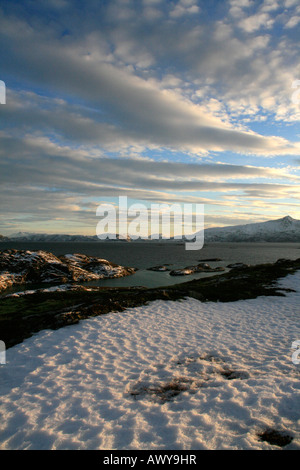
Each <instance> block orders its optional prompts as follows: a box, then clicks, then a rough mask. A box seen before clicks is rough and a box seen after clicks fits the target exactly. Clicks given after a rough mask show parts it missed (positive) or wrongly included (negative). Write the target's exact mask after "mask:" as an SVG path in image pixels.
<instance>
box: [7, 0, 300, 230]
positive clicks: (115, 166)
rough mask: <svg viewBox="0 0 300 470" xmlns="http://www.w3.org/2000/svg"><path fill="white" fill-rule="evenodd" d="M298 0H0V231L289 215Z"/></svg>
mask: <svg viewBox="0 0 300 470" xmlns="http://www.w3.org/2000/svg"><path fill="white" fill-rule="evenodd" d="M299 28H300V3H299V1H298V0H225V1H223V0H222V1H220V0H210V1H204V0H174V1H162V0H139V1H136V0H103V1H96V0H87V1H81V0H73V1H70V0H47V1H46V0H45V1H42V0H24V1H15V0H9V1H2V0H0V80H2V81H4V83H5V85H6V103H5V104H0V140H1V142H0V166H1V169H0V179H1V185H0V201H1V202H0V207H1V211H0V233H1V234H3V235H9V234H11V233H15V232H19V231H29V232H46V233H69V234H84V235H95V233H96V225H97V223H98V221H99V220H98V219H97V217H96V210H97V207H98V206H99V205H101V204H105V203H112V204H114V205H117V202H118V197H119V196H127V197H128V201H130V202H132V203H133V202H139V201H143V202H145V204H148V205H150V204H152V203H159V204H162V203H167V204H173V203H189V204H196V203H198V204H204V212H205V227H206V228H208V227H213V226H227V225H237V224H244V223H252V222H262V221H266V220H272V219H277V218H281V217H284V216H286V215H290V216H292V217H294V218H296V219H297V218H298V219H300V199H299V197H300V132H299V120H300V62H299V57H300V53H299V48H300V41H299V39H300V33H299Z"/></svg>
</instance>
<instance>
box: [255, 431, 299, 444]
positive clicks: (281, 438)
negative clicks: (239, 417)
mask: <svg viewBox="0 0 300 470" xmlns="http://www.w3.org/2000/svg"><path fill="white" fill-rule="evenodd" d="M257 436H258V437H259V439H260V441H263V442H268V443H269V444H271V445H273V446H278V447H285V446H287V445H288V444H290V443H291V442H292V440H293V437H292V436H290V435H289V434H287V433H285V432H283V431H277V430H276V429H271V428H268V429H265V430H264V431H263V432H261V433H258V434H257Z"/></svg>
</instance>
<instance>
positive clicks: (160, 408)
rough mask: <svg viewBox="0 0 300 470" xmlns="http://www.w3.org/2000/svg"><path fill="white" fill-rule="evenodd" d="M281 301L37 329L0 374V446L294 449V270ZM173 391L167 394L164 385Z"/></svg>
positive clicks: (297, 280)
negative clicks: (265, 434) (261, 435)
mask: <svg viewBox="0 0 300 470" xmlns="http://www.w3.org/2000/svg"><path fill="white" fill-rule="evenodd" d="M280 285H281V286H282V287H288V288H291V289H295V290H296V291H297V292H290V293H288V294H287V296H286V297H260V298H257V299H253V300H244V301H239V302H230V303H213V302H208V303H201V302H199V301H197V300H194V299H186V300H184V301H181V302H173V301H155V302H152V303H150V304H148V305H146V306H143V307H139V308H133V309H128V310H126V311H125V312H122V313H110V314H108V315H104V316H99V317H96V318H91V319H87V320H84V321H81V322H80V323H79V324H77V325H72V326H68V327H65V328H61V329H59V330H57V331H52V330H51V331H50V330H45V331H42V332H40V333H38V334H36V335H35V336H34V337H32V338H29V339H27V340H26V341H24V342H23V343H22V344H20V345H17V346H14V347H13V348H10V349H8V350H7V354H6V365H1V366H0V380H1V382H0V383H1V403H0V420H1V431H0V448H1V449H119V450H123V449H135V450H136V449H150V450H151V449H158V450H163V449H171V450H173V449H184V450H189V449H190V450H196V449H280V447H277V446H275V445H271V444H268V443H267V442H261V441H260V440H259V439H258V437H257V433H258V432H260V431H263V430H264V429H265V428H268V427H271V428H274V429H276V430H278V431H283V432H286V433H288V434H289V435H291V436H292V437H293V441H292V442H291V443H290V444H288V445H287V446H286V447H284V449H294V450H299V449H300V406H299V405H300V394H299V388H300V382H299V378H300V366H299V365H295V364H293V362H292V353H293V350H292V349H291V347H292V342H293V341H296V340H299V339H300V328H299V305H300V289H299V285H300V272H297V273H296V274H294V275H289V276H288V277H286V278H284V279H283V280H282V281H281V282H280ZM170 383H172V384H177V385H178V384H179V385H180V388H179V391H180V393H179V394H178V395H177V396H172V390H171V389H170V388H169V389H168V387H167V384H170Z"/></svg>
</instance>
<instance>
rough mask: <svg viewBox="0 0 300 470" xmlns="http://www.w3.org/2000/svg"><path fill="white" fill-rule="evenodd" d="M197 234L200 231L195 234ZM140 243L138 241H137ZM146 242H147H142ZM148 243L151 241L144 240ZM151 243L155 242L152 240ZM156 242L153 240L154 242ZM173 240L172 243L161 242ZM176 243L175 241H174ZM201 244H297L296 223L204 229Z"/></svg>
mask: <svg viewBox="0 0 300 470" xmlns="http://www.w3.org/2000/svg"><path fill="white" fill-rule="evenodd" d="M198 234H200V232H198ZM1 241H3V242H4V241H6V242H7V241H19V242H22V241H23V242H26V241H27V242H83V241H86V242H97V241H103V240H99V238H98V237H97V235H67V234H47V233H31V232H18V233H13V234H11V235H9V236H8V237H3V238H1V237H0V242H1ZM104 241H111V242H120V241H122V242H128V241H130V239H129V238H127V239H125V240H124V239H119V238H118V237H117V239H116V240H104ZM138 241H140V240H138ZM145 241H147V240H145ZM148 241H151V240H148ZM154 241H155V240H154ZM156 241H157V240H156ZM165 241H173V240H165ZM174 241H175V242H178V241H179V240H178V239H177V240H174ZM204 241H205V242H300V220H297V219H294V218H293V217H291V216H289V215H287V216H285V217H282V218H280V219H275V220H269V221H266V222H254V223H249V224H241V225H230V226H226V227H212V228H207V229H205V230H204Z"/></svg>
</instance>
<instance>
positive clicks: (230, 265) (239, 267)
mask: <svg viewBox="0 0 300 470" xmlns="http://www.w3.org/2000/svg"><path fill="white" fill-rule="evenodd" d="M248 267H249V264H244V263H232V264H228V265H227V268H230V269H241V268H248Z"/></svg>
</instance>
